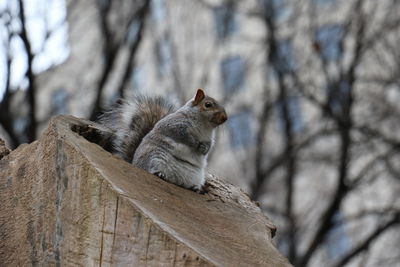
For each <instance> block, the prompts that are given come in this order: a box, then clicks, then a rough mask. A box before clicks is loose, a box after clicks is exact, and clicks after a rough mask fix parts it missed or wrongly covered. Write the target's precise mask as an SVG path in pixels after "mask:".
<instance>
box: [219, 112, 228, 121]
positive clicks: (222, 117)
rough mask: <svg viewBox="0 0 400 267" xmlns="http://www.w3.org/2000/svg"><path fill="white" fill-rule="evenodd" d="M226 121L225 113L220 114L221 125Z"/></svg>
mask: <svg viewBox="0 0 400 267" xmlns="http://www.w3.org/2000/svg"><path fill="white" fill-rule="evenodd" d="M227 119H228V115H226V112H225V111H224V112H222V114H221V123H224V122H225V121H226V120H227Z"/></svg>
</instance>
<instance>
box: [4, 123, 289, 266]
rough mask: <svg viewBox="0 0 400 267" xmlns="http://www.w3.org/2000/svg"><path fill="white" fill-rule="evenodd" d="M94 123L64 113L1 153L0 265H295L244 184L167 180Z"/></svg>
mask: <svg viewBox="0 0 400 267" xmlns="http://www.w3.org/2000/svg"><path fill="white" fill-rule="evenodd" d="M85 127H86V129H88V128H90V129H95V130H94V132H96V129H97V130H98V131H97V134H98V133H102V131H106V130H104V129H101V128H100V127H99V126H97V125H95V124H93V123H91V122H88V121H84V120H79V119H76V118H73V117H70V116H59V117H56V118H55V119H53V120H52V121H51V123H50V124H49V126H48V128H47V130H46V132H45V133H44V134H43V135H42V137H41V138H40V140H39V141H36V142H34V143H32V144H29V145H23V146H20V147H19V148H17V149H16V150H14V151H12V152H11V153H10V154H9V155H7V156H5V157H4V158H3V159H2V160H0V201H1V206H0V238H1V243H0V265H1V266H61V265H62V266H290V264H289V263H288V261H287V260H286V259H285V258H284V257H283V256H282V255H281V254H280V253H279V252H278V251H277V249H276V248H275V247H274V246H273V244H272V241H271V238H272V235H273V232H274V231H275V226H274V225H273V224H272V223H271V222H270V221H269V220H268V219H267V218H265V217H264V216H263V215H262V213H261V211H260V210H259V208H258V207H257V206H256V205H255V204H254V203H253V202H252V201H251V200H250V199H249V198H248V197H247V196H246V195H245V194H244V193H243V192H241V191H240V190H239V189H237V188H235V187H233V186H231V185H228V184H225V183H222V182H221V181H219V180H217V179H215V178H213V177H211V176H210V177H209V183H210V192H209V193H208V194H205V195H200V194H197V193H194V192H192V191H189V190H186V189H184V188H181V187H178V186H175V185H173V184H169V183H166V182H164V181H163V180H161V179H159V178H157V177H155V176H152V175H150V174H148V173H146V172H145V171H143V170H141V169H138V168H136V167H134V166H133V165H131V164H128V163H126V162H124V161H122V160H120V159H118V158H117V157H115V156H113V155H111V154H110V153H108V152H107V151H105V150H104V149H103V148H102V147H100V146H99V145H97V144H95V143H93V142H89V141H88V140H87V139H90V138H84V137H83V136H81V135H80V134H78V133H79V132H82V131H79V130H78V131H77V129H85ZM71 129H74V131H72V130H71ZM77 132H78V133H77ZM86 137H87V136H86ZM103 146H106V145H103Z"/></svg>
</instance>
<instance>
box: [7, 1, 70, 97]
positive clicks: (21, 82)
mask: <svg viewBox="0 0 400 267" xmlns="http://www.w3.org/2000/svg"><path fill="white" fill-rule="evenodd" d="M24 3H25V13H26V28H27V32H28V38H29V40H30V42H31V45H32V51H33V53H34V55H36V56H35V58H34V61H33V71H34V73H35V74H38V73H40V72H42V71H44V70H46V69H48V68H50V67H51V66H55V65H58V64H60V63H62V62H63V61H65V60H66V58H67V57H68V55H69V47H68V24H67V22H66V6H65V0H24ZM6 9H8V10H10V13H11V20H10V28H11V29H12V31H14V32H16V33H18V32H19V31H20V30H21V23H20V21H19V18H18V12H19V8H18V1H16V0H6V1H0V38H1V40H0V41H1V42H0V101H1V99H2V97H3V93H4V90H5V77H6V75H7V70H6V59H7V53H9V54H10V55H11V57H12V62H11V81H10V84H11V88H13V89H26V88H27V86H28V82H27V80H26V79H24V76H25V72H26V69H27V56H26V53H25V52H24V51H25V49H24V45H23V42H22V40H21V38H20V37H19V36H18V35H14V37H12V39H11V42H10V44H9V47H8V44H7V42H6V40H7V31H6V27H5V23H6V21H7V19H8V18H9V16H8V15H5V13H4V11H5V10H6ZM46 36H47V40H46Z"/></svg>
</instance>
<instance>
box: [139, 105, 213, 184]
mask: <svg viewBox="0 0 400 267" xmlns="http://www.w3.org/2000/svg"><path fill="white" fill-rule="evenodd" d="M198 109H199V108H198V107H193V106H192V105H191V101H189V102H188V103H187V104H186V105H185V106H183V107H182V108H180V109H178V110H177V111H176V112H174V113H171V114H169V115H167V116H165V117H164V118H163V119H161V120H160V121H159V122H158V123H157V124H156V125H155V126H154V128H153V130H152V131H151V132H149V133H148V134H147V135H146V136H145V137H144V139H143V141H142V143H141V144H140V145H139V147H138V148H137V150H136V152H135V155H134V158H133V163H134V164H135V165H137V166H138V167H140V168H143V169H145V170H147V171H148V172H150V173H153V174H157V175H158V176H162V177H163V179H165V180H167V181H169V182H171V183H174V184H177V185H180V186H183V187H185V188H190V189H194V190H201V188H202V186H203V185H204V182H205V178H204V176H205V168H206V165H207V153H208V151H209V150H210V148H211V146H212V144H213V143H214V127H213V126H212V125H211V124H210V123H208V120H204V118H202V117H201V112H200V110H198Z"/></svg>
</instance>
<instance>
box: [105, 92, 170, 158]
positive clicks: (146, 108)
mask: <svg viewBox="0 0 400 267" xmlns="http://www.w3.org/2000/svg"><path fill="white" fill-rule="evenodd" d="M174 110H175V107H174V106H173V105H172V104H171V103H169V102H168V101H166V100H165V98H163V97H159V96H156V97H149V96H142V95H136V96H135V97H132V98H129V99H126V100H119V101H118V102H117V104H116V105H115V107H113V108H111V109H110V110H109V111H106V112H104V113H103V115H102V116H101V118H100V119H99V122H100V123H101V124H103V125H105V126H106V127H108V128H110V129H111V130H112V131H113V133H114V138H113V141H112V145H113V150H114V152H115V153H116V154H117V155H119V156H120V157H122V158H123V159H124V160H126V161H128V162H132V159H133V154H134V152H135V151H136V149H137V147H138V146H139V144H140V142H141V141H142V139H143V137H144V136H145V135H146V134H147V133H149V132H150V131H151V130H152V129H153V127H154V125H155V124H156V123H157V122H158V121H159V120H160V119H162V118H163V117H165V116H166V115H167V114H169V113H172V112H174Z"/></svg>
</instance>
